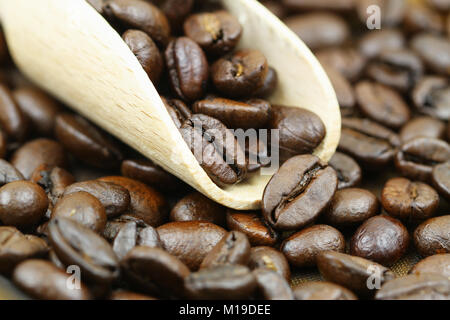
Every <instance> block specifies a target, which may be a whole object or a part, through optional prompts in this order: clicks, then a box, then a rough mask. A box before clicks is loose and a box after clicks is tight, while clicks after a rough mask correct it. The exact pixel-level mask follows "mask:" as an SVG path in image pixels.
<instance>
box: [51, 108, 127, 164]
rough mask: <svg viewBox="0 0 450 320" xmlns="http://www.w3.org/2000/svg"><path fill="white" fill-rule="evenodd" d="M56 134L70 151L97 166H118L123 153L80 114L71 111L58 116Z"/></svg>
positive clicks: (83, 160) (87, 162)
mask: <svg viewBox="0 0 450 320" xmlns="http://www.w3.org/2000/svg"><path fill="white" fill-rule="evenodd" d="M55 136H56V138H57V139H58V140H59V141H60V142H61V144H62V145H63V146H64V148H66V149H67V150H68V151H69V152H70V153H72V154H73V155H74V156H76V157H77V158H78V159H80V160H81V161H82V162H85V163H86V164H88V165H91V166H94V167H97V168H116V167H118V166H119V165H120V161H121V160H122V154H121V152H120V150H119V149H118V147H117V146H116V145H115V144H114V143H113V142H111V141H110V140H109V139H108V138H107V137H106V135H105V134H104V133H103V132H101V131H100V130H99V129H97V128H96V127H95V126H94V125H92V124H91V123H89V122H88V121H87V120H86V119H84V118H83V117H81V116H78V115H72V114H69V113H63V114H59V115H58V116H57V117H56V124H55Z"/></svg>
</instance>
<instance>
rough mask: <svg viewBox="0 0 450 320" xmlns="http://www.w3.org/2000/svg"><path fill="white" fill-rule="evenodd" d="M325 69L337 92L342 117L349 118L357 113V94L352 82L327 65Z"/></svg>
mask: <svg viewBox="0 0 450 320" xmlns="http://www.w3.org/2000/svg"><path fill="white" fill-rule="evenodd" d="M323 67H324V69H325V71H326V73H327V75H328V78H329V79H330V81H331V84H332V85H333V88H334V91H335V92H336V97H337V99H338V103H339V107H340V108H341V113H342V115H343V116H347V115H351V114H353V113H354V112H355V111H354V107H355V93H354V90H353V87H352V86H351V84H350V82H349V81H348V80H347V79H346V78H345V77H344V76H343V75H342V74H341V73H340V72H339V71H337V70H336V69H334V68H333V67H331V66H328V65H326V64H325V65H323Z"/></svg>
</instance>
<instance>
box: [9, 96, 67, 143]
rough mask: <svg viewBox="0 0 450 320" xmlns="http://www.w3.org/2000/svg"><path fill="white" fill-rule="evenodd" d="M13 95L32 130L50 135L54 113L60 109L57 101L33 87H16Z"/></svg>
mask: <svg viewBox="0 0 450 320" xmlns="http://www.w3.org/2000/svg"><path fill="white" fill-rule="evenodd" d="M13 95H14V99H15V100H16V102H17V105H18V106H19V108H20V110H21V111H22V113H23V115H24V116H25V117H26V118H27V119H28V121H29V123H30V125H31V127H32V129H33V130H34V132H36V133H37V134H38V135H42V136H52V135H53V128H54V127H55V119H56V115H57V114H58V113H59V112H60V111H61V108H60V106H59V105H58V103H57V102H56V101H55V100H54V99H53V98H52V97H51V96H49V95H48V94H47V93H45V92H43V91H41V90H39V89H37V88H34V87H22V88H18V89H16V90H15V91H14V92H13Z"/></svg>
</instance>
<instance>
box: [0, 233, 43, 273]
mask: <svg viewBox="0 0 450 320" xmlns="http://www.w3.org/2000/svg"><path fill="white" fill-rule="evenodd" d="M48 251H49V247H48V245H47V243H46V242H45V241H44V240H42V239H40V238H38V237H36V236H33V235H24V234H22V233H21V232H20V231H19V230H17V229H16V228H14V227H0V273H3V274H9V273H10V272H12V271H13V269H14V267H15V266H16V265H18V264H19V263H20V262H22V261H24V260H28V259H32V258H41V257H42V258H43V257H45V255H46V254H47V253H48Z"/></svg>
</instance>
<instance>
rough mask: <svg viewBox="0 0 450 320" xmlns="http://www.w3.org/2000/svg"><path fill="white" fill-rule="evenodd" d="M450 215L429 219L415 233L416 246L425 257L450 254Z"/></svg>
mask: <svg viewBox="0 0 450 320" xmlns="http://www.w3.org/2000/svg"><path fill="white" fill-rule="evenodd" d="M449 230H450V215H446V216H441V217H436V218H431V219H428V220H427V221H425V222H423V223H422V224H421V225H420V226H418V227H417V229H416V230H415V231H414V244H415V246H416V249H417V251H419V253H420V254H421V255H422V256H424V257H427V256H431V255H433V254H438V253H450V231H449Z"/></svg>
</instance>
